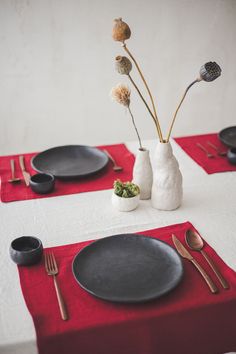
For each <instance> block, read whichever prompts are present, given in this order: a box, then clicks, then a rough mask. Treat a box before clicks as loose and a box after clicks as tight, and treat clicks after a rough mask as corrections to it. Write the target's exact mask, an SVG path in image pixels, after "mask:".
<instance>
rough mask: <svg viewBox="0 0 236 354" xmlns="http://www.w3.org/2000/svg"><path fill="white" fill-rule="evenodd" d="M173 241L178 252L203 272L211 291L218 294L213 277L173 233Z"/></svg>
mask: <svg viewBox="0 0 236 354" xmlns="http://www.w3.org/2000/svg"><path fill="white" fill-rule="evenodd" d="M172 241H173V242H174V245H175V247H176V249H177V251H178V253H179V254H180V255H181V256H182V257H183V258H186V259H188V260H189V261H190V262H192V263H193V264H194V265H195V267H196V268H197V270H198V271H199V272H200V273H201V275H202V276H203V278H204V279H205V281H206V283H207V285H208V286H209V288H210V290H211V292H212V293H213V294H216V293H217V292H218V288H217V286H216V285H215V283H214V282H213V280H212V279H211V277H210V276H209V275H208V274H207V273H206V271H205V270H204V269H203V268H202V267H201V266H200V264H199V263H198V262H197V261H196V259H194V258H193V256H192V255H191V254H190V253H189V252H188V250H187V249H186V248H185V247H184V245H183V244H182V243H181V242H180V241H179V240H178V238H177V237H176V236H175V235H173V234H172Z"/></svg>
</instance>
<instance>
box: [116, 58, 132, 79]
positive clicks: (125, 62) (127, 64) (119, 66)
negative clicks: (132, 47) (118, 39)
mask: <svg viewBox="0 0 236 354" xmlns="http://www.w3.org/2000/svg"><path fill="white" fill-rule="evenodd" d="M115 68H116V71H117V72H118V73H119V74H121V75H129V73H130V71H131V70H132V63H131V61H130V60H129V58H127V57H123V56H121V55H118V56H117V57H116V61H115Z"/></svg>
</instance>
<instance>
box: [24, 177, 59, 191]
mask: <svg viewBox="0 0 236 354" xmlns="http://www.w3.org/2000/svg"><path fill="white" fill-rule="evenodd" d="M54 186H55V178H54V176H53V175H51V174H48V173H37V174H36V175H34V176H31V177H30V187H31V189H32V190H33V191H34V192H35V193H39V194H46V193H50V192H52V191H53V189H54Z"/></svg>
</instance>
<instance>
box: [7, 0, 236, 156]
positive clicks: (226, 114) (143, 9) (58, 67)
mask: <svg viewBox="0 0 236 354" xmlns="http://www.w3.org/2000/svg"><path fill="white" fill-rule="evenodd" d="M116 17H122V18H123V19H124V21H126V22H127V23H128V24H129V25H130V27H131V30H132V37H131V39H130V40H129V41H128V42H127V44H128V46H129V48H130V50H131V51H132V52H133V53H134V54H135V55H136V58H138V61H139V63H140V65H141V67H142V69H143V71H144V73H145V76H146V78H147V81H148V82H149V85H150V87H151V89H152V92H153V95H154V97H155V98H156V102H157V105H158V112H159V115H160V118H161V122H162V126H163V130H164V132H166V131H167V128H168V124H169V123H170V119H171V115H172V114H173V111H174V109H175V107H176V105H177V103H178V100H179V98H180V96H181V95H182V93H183V91H184V89H185V87H186V86H187V85H188V84H189V83H190V82H191V80H193V79H195V78H196V76H197V75H198V71H199V68H200V66H201V65H202V64H204V63H205V62H207V61H210V60H212V61H216V62H218V63H219V64H220V66H221V67H222V71H223V72H222V76H221V77H220V78H219V79H217V80H216V81H214V82H212V83H205V82H202V83H200V84H197V85H195V86H194V87H193V88H192V89H191V91H190V92H189V95H188V97H187V99H186V102H185V104H184V106H183V108H182V109H181V111H180V114H179V116H178V120H177V124H176V126H175V129H174V135H187V134H195V133H203V132H215V131H219V130H220V129H221V128H223V127H226V126H230V125H235V100H236V95H235V92H236V46H235V43H236V0H198V1H196V0H163V1H162V0H145V1H143V0H136V1H135V0H119V1H117V0H116V1H115V0H100V1H98V0H97V1H95V0H90V1H88V0H0V154H6V153H11V152H19V153H20V152H26V151H37V150H42V149H45V148H47V147H51V146H56V145H62V144H92V145H95V144H102V143H115V142H122V141H128V140H134V139H136V136H135V133H134V130H133V128H132V125H131V122H130V117H129V115H128V114H126V112H125V110H124V109H123V108H122V107H121V106H120V105H118V104H116V103H114V102H112V101H111V100H110V98H109V92H110V90H111V87H112V86H114V85H116V84H117V83H119V82H126V79H125V78H124V77H121V76H119V74H117V73H116V72H115V70H114V65H113V62H114V57H115V56H116V55H118V54H122V53H124V52H123V49H122V48H121V47H120V45H119V43H117V42H114V41H113V40H112V38H111V29H112V26H113V19H114V18H116ZM133 76H134V77H136V80H138V76H137V75H135V74H134V73H133ZM132 108H133V112H134V115H135V117H136V121H137V125H138V127H139V130H140V134H141V136H142V138H143V139H144V138H154V137H155V129H154V125H153V122H152V119H151V117H150V116H149V115H148V113H147V112H146V110H145V107H144V106H143V103H142V102H140V99H139V97H138V96H137V95H136V93H135V92H134V91H133V92H132Z"/></svg>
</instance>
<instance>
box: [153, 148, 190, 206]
mask: <svg viewBox="0 0 236 354" xmlns="http://www.w3.org/2000/svg"><path fill="white" fill-rule="evenodd" d="M182 199H183V187H182V174H181V172H180V170H179V164H178V162H177V160H176V158H175V157H174V155H173V151H172V147H171V144H170V143H169V142H168V143H160V142H158V144H157V147H156V151H155V153H154V159H153V184H152V196H151V202H152V206H153V207H154V208H156V209H160V210H174V209H177V208H178V207H179V206H180V205H181V203H182Z"/></svg>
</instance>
